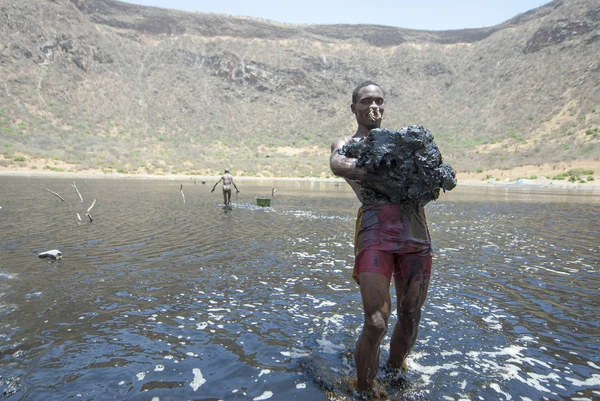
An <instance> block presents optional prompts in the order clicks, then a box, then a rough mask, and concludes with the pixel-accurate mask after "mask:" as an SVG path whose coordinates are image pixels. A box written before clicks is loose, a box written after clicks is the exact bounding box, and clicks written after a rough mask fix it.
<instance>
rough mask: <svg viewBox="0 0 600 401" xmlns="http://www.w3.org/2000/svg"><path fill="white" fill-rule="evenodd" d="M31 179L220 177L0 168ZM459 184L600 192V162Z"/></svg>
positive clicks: (484, 175) (496, 173) (471, 177)
mask: <svg viewBox="0 0 600 401" xmlns="http://www.w3.org/2000/svg"><path fill="white" fill-rule="evenodd" d="M578 168H582V169H585V170H593V171H594V174H593V175H584V177H583V178H584V179H586V180H587V179H588V177H590V176H591V177H592V178H593V180H590V181H587V182H569V181H568V180H556V179H554V180H553V179H550V178H549V177H554V176H556V175H557V174H560V173H564V172H567V171H569V170H571V169H578ZM3 176H5V177H7V176H10V177H31V178H58V179H134V180H169V181H174V180H177V181H189V180H197V181H206V183H208V184H210V183H211V182H216V181H217V180H218V179H219V178H220V176H199V175H185V174H171V175H169V174H165V175H154V174H120V173H104V172H103V171H101V170H94V171H85V172H77V173H75V172H56V171H48V170H35V169H15V168H7V167H4V168H0V177H3ZM234 176H235V174H234ZM235 179H236V180H238V181H246V180H253V181H275V182H276V181H321V182H343V180H342V179H341V178H319V177H250V176H235ZM457 180H458V185H460V186H485V187H502V188H560V189H575V190H593V191H600V162H589V161H588V162H585V161H584V162H574V163H570V164H561V165H551V164H548V165H541V166H522V167H517V168H514V169H511V170H489V171H485V172H481V173H458V174H457Z"/></svg>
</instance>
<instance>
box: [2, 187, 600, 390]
mask: <svg viewBox="0 0 600 401" xmlns="http://www.w3.org/2000/svg"><path fill="white" fill-rule="evenodd" d="M71 182H72V180H70V181H69V180H59V179H46V180H44V179H17V178H4V177H2V178H0V194H2V198H1V199H0V203H1V205H2V207H3V208H2V209H1V210H0V232H1V233H2V235H1V236H0V254H1V255H2V259H0V316H1V319H0V338H1V339H2V341H1V342H0V356H1V359H0V389H1V390H2V392H3V394H4V396H5V397H7V396H8V397H9V399H13V398H14V399H23V400H25V399H26V400H38V399H39V400H46V399H48V394H52V399H61V400H62V399H70V398H82V399H94V400H104V399H128V400H138V399H139V400H154V399H160V400H168V399H223V400H248V399H249V400H252V399H257V400H259V399H273V400H325V399H327V397H328V395H329V396H330V397H334V396H335V397H336V398H337V399H351V392H352V389H351V387H352V383H351V379H352V376H353V374H354V367H353V358H352V354H351V352H352V351H353V348H354V341H355V339H356V336H357V334H358V330H359V329H360V327H361V325H362V313H361V304H360V296H359V294H358V288H357V287H356V285H355V284H354V282H353V281H352V280H351V271H352V263H353V258H352V248H351V247H352V235H353V229H354V219H355V213H356V209H357V207H358V203H356V201H355V200H354V198H353V195H352V193H351V191H350V190H349V189H348V188H347V186H345V185H336V184H337V183H323V182H300V181H289V182H286V181H278V182H276V183H273V182H272V181H271V180H266V181H265V182H253V181H240V186H241V185H243V188H244V189H243V193H240V196H239V199H238V200H237V201H236V202H234V203H233V204H232V205H231V206H230V207H224V206H223V205H222V204H219V203H218V200H217V198H215V197H211V196H210V191H209V190H207V188H206V187H203V186H201V185H196V186H194V185H188V183H187V182H183V185H184V188H183V189H184V190H185V195H186V202H185V203H183V202H182V201H181V193H180V185H181V182H177V181H128V180H87V182H86V183H84V182H77V186H78V189H79V190H80V192H81V194H82V196H83V197H84V202H80V200H79V198H78V195H77V194H76V192H75V191H74V190H73V188H72V187H71ZM272 187H276V188H277V198H276V201H275V202H274V203H273V204H272V207H265V208H263V207H259V206H256V204H255V201H254V199H255V197H261V196H265V195H267V194H268V193H270V191H271V190H272ZM45 188H50V189H51V190H53V191H56V192H58V193H60V194H61V195H62V196H63V197H64V198H65V201H64V202H62V201H60V199H58V198H57V197H55V196H53V195H52V194H49V193H48V192H47V191H46V190H45ZM93 199H97V202H96V205H95V206H94V212H95V213H94V221H93V222H92V223H90V222H88V221H83V222H79V221H78V219H77V213H79V214H80V215H85V209H86V208H87V207H88V206H89V203H90V201H91V200H93ZM599 204H600V199H599V196H598V195H597V194H596V195H594V194H593V193H591V191H590V192H585V193H584V192H575V191H574V192H564V193H563V192H560V191H555V192H551V193H543V192H540V191H536V192H524V191H515V190H505V189H502V188H491V189H490V188H461V187H459V188H457V189H456V190H454V191H452V192H450V193H448V194H443V195H442V197H441V199H440V200H438V201H437V202H433V203H431V204H429V205H428V206H427V213H428V219H429V226H430V230H431V235H432V239H433V241H434V248H435V249H434V250H435V259H434V274H433V277H432V283H431V288H430V293H429V298H428V300H427V302H426V304H425V308H424V313H423V320H422V324H421V331H420V337H419V340H418V342H417V346H416V348H415V350H414V352H413V354H412V356H411V357H410V361H409V363H410V370H409V371H408V373H407V374H406V375H405V376H404V377H402V378H401V385H399V386H396V387H395V386H392V384H391V383H390V382H389V379H386V378H385V377H384V373H381V374H380V377H379V380H380V381H381V382H383V384H384V385H385V387H386V390H387V392H388V394H389V398H390V399H393V400H403V399H431V400H441V399H445V400H459V399H500V400H508V399H517V398H518V399H530V400H541V399H543V397H545V398H546V399H581V400H584V399H589V400H592V399H596V398H599V397H600V393H599V392H598V390H597V388H599V386H600V353H599V351H598V349H599V347H598V336H597V333H598V332H599V327H598V326H599V325H600V323H599V322H600V319H599V318H600V316H599V314H598V303H599V301H600V291H599V289H598V288H599V284H600V279H598V267H599V258H598V252H599V251H598V246H597V244H598V243H599V242H600V241H599V240H600V238H599V234H598V229H597V227H598V223H599V222H600V211H599V208H598V205H599ZM82 212H83V214H82ZM54 248H56V249H59V250H60V251H61V252H62V253H63V260H62V261H60V262H54V263H52V262H49V261H45V260H42V259H39V258H37V254H38V253H39V252H42V251H45V250H48V249H54ZM387 341H389V339H388V340H387ZM387 341H386V342H385V343H386V344H387ZM387 352H389V350H388V349H384V350H383V354H384V355H382V361H383V360H385V353H387ZM396 384H397V383H396ZM321 387H323V389H322V388H321ZM325 390H329V391H331V392H333V394H334V395H333V396H332V395H331V394H330V393H327V392H326V391H325ZM11 394H12V395H11ZM519 397H520V398H519Z"/></svg>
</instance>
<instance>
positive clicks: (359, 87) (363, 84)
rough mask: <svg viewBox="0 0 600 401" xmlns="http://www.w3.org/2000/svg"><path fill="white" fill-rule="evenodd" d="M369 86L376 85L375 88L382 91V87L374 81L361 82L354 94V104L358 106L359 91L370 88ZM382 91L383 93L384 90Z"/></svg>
mask: <svg viewBox="0 0 600 401" xmlns="http://www.w3.org/2000/svg"><path fill="white" fill-rule="evenodd" d="M369 85H374V86H376V87H378V88H379V89H381V86H379V85H378V84H376V83H375V82H373V81H363V82H361V83H360V84H358V86H357V87H356V89H354V91H353V92H352V104H356V98H357V97H358V91H359V90H361V89H362V88H364V87H365V86H369ZM381 91H382V92H383V89H381Z"/></svg>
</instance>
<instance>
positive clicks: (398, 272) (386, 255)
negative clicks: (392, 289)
mask: <svg viewBox="0 0 600 401" xmlns="http://www.w3.org/2000/svg"><path fill="white" fill-rule="evenodd" d="M431 265H432V253H431V251H430V250H424V251H421V252H419V253H408V254H402V253H392V252H388V251H379V250H375V249H367V250H366V251H362V252H361V253H360V254H359V255H358V256H357V257H356V261H355V264H354V272H353V274H352V277H353V278H354V280H355V281H356V282H357V283H358V275H359V274H360V273H364V272H373V273H379V274H383V275H384V276H386V277H387V279H388V281H390V282H391V280H392V275H393V276H394V281H395V280H404V279H407V278H409V277H410V278H415V279H421V278H429V277H431Z"/></svg>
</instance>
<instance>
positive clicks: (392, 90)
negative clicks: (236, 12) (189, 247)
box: [0, 0, 600, 177]
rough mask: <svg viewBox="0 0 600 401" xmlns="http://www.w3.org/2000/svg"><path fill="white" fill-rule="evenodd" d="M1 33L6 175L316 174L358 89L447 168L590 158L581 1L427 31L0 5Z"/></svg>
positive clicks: (588, 20) (594, 105)
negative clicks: (32, 170) (365, 84)
mask: <svg viewBox="0 0 600 401" xmlns="http://www.w3.org/2000/svg"><path fill="white" fill-rule="evenodd" d="M0 37H1V38H2V39H0V146H1V148H0V149H2V151H1V153H2V154H3V159H0V163H3V164H5V165H12V166H18V165H24V164H27V163H31V162H32V161H33V162H34V163H36V165H37V167H38V168H40V169H42V168H58V167H56V166H66V167H63V168H66V169H74V170H85V169H90V168H104V169H106V170H111V171H121V172H130V173H132V172H149V173H161V172H173V171H177V172H187V173H194V172H195V173H204V174H207V173H211V172H216V171H220V170H221V169H222V168H223V167H232V168H234V169H235V170H236V172H237V173H238V174H247V175H256V174H261V175H267V176H269V175H275V176H278V175H279V176H281V175H304V176H306V175H310V176H322V177H325V176H330V172H329V168H328V158H327V155H328V152H329V144H330V143H331V141H332V140H333V139H335V138H336V137H339V136H341V135H347V134H350V133H352V132H353V131H354V127H355V123H354V120H353V116H352V114H351V113H350V109H349V103H350V94H351V92H352V89H353V88H354V87H355V86H356V85H357V84H358V83H359V82H361V81H362V80H364V79H372V80H374V81H376V82H378V83H379V84H380V85H381V86H382V87H383V88H384V90H385V92H386V97H387V107H386V119H385V121H384V124H383V125H384V126H385V127H387V128H392V129H399V128H400V127H403V126H407V125H411V124H422V125H424V126H425V127H427V128H429V129H430V131H431V132H432V133H433V134H434V135H435V138H436V142H437V143H438V145H439V147H440V149H441V150H442V153H443V155H444V158H445V161H448V162H449V163H451V164H452V165H453V166H454V167H455V169H456V170H458V171H475V170H477V169H480V170H481V169H488V168H510V167H513V166H517V165H522V164H535V163H541V162H551V161H570V160H581V159H593V158H598V157H599V156H598V155H600V128H599V127H600V58H599V57H598V54H600V5H599V4H598V2H597V1H595V0H555V1H553V2H551V3H548V4H547V5H545V6H543V7H540V8H538V9H535V10H532V11H530V12H527V13H524V14H521V15H519V16H516V17H515V18H513V19H511V20H509V21H506V22H505V23H503V24H500V25H497V26H494V27H489V28H484V29H471V30H461V31H442V32H430V31H414V30H407V29H401V28H394V27H387V26H372V25H286V24H279V23H273V22H269V21H264V20H256V19H250V18H237V17H230V16H223V15H215V14H201V13H187V12H179V11H174V10H165V9H158V8H152V7H142V6H135V5H131V4H127V3H120V2H115V1H109V0H94V1H92V0H71V1H69V0H21V1H18V2H17V1H7V0H0Z"/></svg>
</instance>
